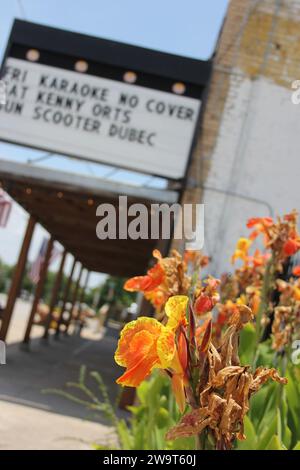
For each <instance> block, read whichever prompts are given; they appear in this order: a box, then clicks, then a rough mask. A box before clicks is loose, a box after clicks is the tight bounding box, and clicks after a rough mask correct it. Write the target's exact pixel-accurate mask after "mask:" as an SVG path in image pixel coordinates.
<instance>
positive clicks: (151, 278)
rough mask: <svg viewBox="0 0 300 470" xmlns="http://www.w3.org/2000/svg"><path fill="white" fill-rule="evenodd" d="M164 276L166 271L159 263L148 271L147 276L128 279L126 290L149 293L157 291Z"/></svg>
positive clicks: (125, 285)
mask: <svg viewBox="0 0 300 470" xmlns="http://www.w3.org/2000/svg"><path fill="white" fill-rule="evenodd" d="M164 276H165V272H164V269H163V268H162V266H161V265H160V264H159V263H157V264H156V265H155V266H154V267H153V268H151V269H149V270H148V271H147V274H146V275H145V276H135V277H132V278H131V279H128V281H126V282H125V284H124V289H125V290H127V291H129V292H136V291H142V292H149V291H152V290H154V289H156V288H157V287H158V286H159V285H160V284H161V283H162V281H163V279H164Z"/></svg>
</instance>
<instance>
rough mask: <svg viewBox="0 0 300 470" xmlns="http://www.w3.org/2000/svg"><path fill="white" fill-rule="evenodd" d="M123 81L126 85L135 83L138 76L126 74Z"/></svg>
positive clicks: (131, 73)
mask: <svg viewBox="0 0 300 470" xmlns="http://www.w3.org/2000/svg"><path fill="white" fill-rule="evenodd" d="M123 80H124V82H126V83H135V82H136V80H137V74H136V73H135V72H130V71H128V72H125V73H124V75H123Z"/></svg>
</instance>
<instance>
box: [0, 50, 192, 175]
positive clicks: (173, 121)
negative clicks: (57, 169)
mask: <svg viewBox="0 0 300 470" xmlns="http://www.w3.org/2000/svg"><path fill="white" fill-rule="evenodd" d="M4 80H5V82H6V103H5V104H1V105H0V139H3V140H6V141H9V142H13V143H18V144H23V145H28V146H31V147H36V148H40V149H45V150H48V151H50V152H54V153H60V154H63V155H71V156H75V157H79V158H83V159H88V160H93V161H96V162H101V163H106V164H109V165H113V166H114V165H115V166H120V167H123V168H128V169H133V170H137V171H141V172H146V173H151V174H155V175H160V176H164V177H169V178H175V179H177V178H182V177H183V176H184V174H185V169H186V165H187V160H188V157H189V153H190V148H191V144H192V139H193V135H194V131H195V126H196V123H197V117H198V113H199V109H200V101H199V100H197V99H195V98H190V97H186V96H178V95H175V94H173V93H167V92H164V91H159V90H154V89H150V88H145V87H142V86H137V85H133V84H128V83H124V82H121V81H115V80H111V79H107V78H101V77H97V76H93V75H89V74H84V73H78V72H73V71H69V70H65V69H60V68H57V67H52V66H48V65H41V64H38V63H32V62H29V61H25V60H20V59H15V58H8V59H7V60H6V68H5V76H4Z"/></svg>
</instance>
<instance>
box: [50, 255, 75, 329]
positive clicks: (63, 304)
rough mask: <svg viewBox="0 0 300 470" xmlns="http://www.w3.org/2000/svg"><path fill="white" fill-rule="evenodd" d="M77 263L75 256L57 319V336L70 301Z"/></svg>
mask: <svg viewBox="0 0 300 470" xmlns="http://www.w3.org/2000/svg"><path fill="white" fill-rule="evenodd" d="M76 263H77V260H76V258H74V260H73V264H72V268H71V272H70V275H69V277H68V280H67V284H66V288H65V291H64V297H63V303H62V307H61V312H60V315H59V318H58V320H57V325H56V332H55V336H56V337H58V336H59V331H60V326H61V324H62V322H63V315H64V311H65V306H66V303H67V301H68V297H69V293H70V288H71V284H72V278H73V274H74V270H75V266H76Z"/></svg>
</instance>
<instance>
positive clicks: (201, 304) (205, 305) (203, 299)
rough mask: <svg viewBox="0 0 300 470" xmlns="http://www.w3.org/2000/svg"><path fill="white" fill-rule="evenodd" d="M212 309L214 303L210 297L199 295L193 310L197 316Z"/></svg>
mask: <svg viewBox="0 0 300 470" xmlns="http://www.w3.org/2000/svg"><path fill="white" fill-rule="evenodd" d="M213 308H214V303H213V300H212V298H211V297H209V296H208V295H205V294H201V295H200V296H199V297H198V298H197V299H196V301H195V304H194V309H195V313H196V314H197V315H202V314H203V313H207V312H210V311H211V310H212V309H213Z"/></svg>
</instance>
